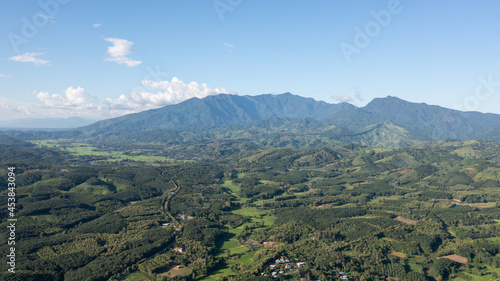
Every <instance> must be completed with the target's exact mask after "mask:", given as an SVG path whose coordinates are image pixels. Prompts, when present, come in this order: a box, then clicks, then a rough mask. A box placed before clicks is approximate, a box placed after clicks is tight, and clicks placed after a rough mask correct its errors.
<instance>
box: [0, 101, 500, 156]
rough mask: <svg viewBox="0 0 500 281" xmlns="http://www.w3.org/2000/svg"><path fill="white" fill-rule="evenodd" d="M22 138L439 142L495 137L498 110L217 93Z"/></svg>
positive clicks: (387, 144)
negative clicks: (459, 109)
mask: <svg viewBox="0 0 500 281" xmlns="http://www.w3.org/2000/svg"><path fill="white" fill-rule="evenodd" d="M6 134H8V135H10V136H13V137H18V138H23V139H30V138H38V139H40V138H79V139H86V138H91V139H94V140H104V141H106V140H107V141H109V140H112V141H124V142H131V141H141V142H166V141H171V140H174V139H177V140H179V142H183V141H185V139H186V136H188V135H189V136H190V137H189V139H192V140H194V139H198V140H210V139H221V138H222V139H231V138H235V137H237V138H244V137H246V138H248V139H252V140H256V139H258V138H260V139H261V140H262V139H265V138H278V139H284V140H287V139H288V140H289V139H293V138H296V142H295V143H300V144H301V145H302V144H304V145H308V146H314V145H315V144H316V145H318V146H319V145H321V144H324V143H328V142H329V140H335V141H338V142H353V143H360V144H363V145H369V146H380V147H401V146H406V145H411V144H414V143H417V142H419V141H430V140H444V139H460V140H468V139H487V140H500V115H498V114H483V113H479V112H461V111H457V110H452V109H447V108H443V107H440V106H435V105H427V104H425V103H412V102H408V101H404V100H401V99H399V98H396V97H391V96H388V97H386V98H376V99H374V100H373V101H372V102H370V103H369V104H368V105H366V106H365V107H361V108H358V107H355V106H353V105H351V104H348V103H339V104H329V103H326V102H323V101H316V100H314V99H312V98H304V97H300V96H296V95H292V94H290V93H285V94H281V95H269V94H267V95H260V96H237V95H228V94H220V95H214V96H209V97H206V98H203V99H198V98H193V99H190V100H187V101H184V102H182V103H179V104H175V105H169V106H165V107H162V108H158V109H153V110H148V111H143V112H139V113H135V114H129V115H125V116H122V117H117V118H113V119H107V120H103V121H99V122H96V123H93V124H91V125H88V126H85V127H81V128H77V129H73V130H67V131H60V132H24V133H22V132H6Z"/></svg>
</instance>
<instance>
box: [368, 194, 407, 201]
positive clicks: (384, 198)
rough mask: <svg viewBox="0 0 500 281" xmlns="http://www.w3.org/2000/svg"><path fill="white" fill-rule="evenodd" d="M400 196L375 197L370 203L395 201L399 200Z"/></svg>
mask: <svg viewBox="0 0 500 281" xmlns="http://www.w3.org/2000/svg"><path fill="white" fill-rule="evenodd" d="M401 197H402V196H397V195H392V196H378V197H375V198H373V199H372V200H371V202H380V201H382V200H397V199H400V198H401Z"/></svg>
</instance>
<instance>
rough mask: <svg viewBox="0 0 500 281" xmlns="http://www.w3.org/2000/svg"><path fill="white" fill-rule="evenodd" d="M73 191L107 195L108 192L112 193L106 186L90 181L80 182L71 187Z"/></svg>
mask: <svg viewBox="0 0 500 281" xmlns="http://www.w3.org/2000/svg"><path fill="white" fill-rule="evenodd" d="M70 191H71V192H85V193H92V194H98V195H106V194H108V193H112V192H111V191H110V190H109V189H108V188H107V187H106V186H104V185H90V184H88V183H85V182H84V183H82V184H79V185H77V186H75V187H73V188H71V189H70Z"/></svg>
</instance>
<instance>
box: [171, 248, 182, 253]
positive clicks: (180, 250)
mask: <svg viewBox="0 0 500 281" xmlns="http://www.w3.org/2000/svg"><path fill="white" fill-rule="evenodd" d="M172 251H174V252H177V253H184V249H182V248H179V247H175V248H173V249H172Z"/></svg>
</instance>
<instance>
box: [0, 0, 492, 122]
mask: <svg viewBox="0 0 500 281" xmlns="http://www.w3.org/2000/svg"><path fill="white" fill-rule="evenodd" d="M499 10H500V2H498V1H493V0H491V1H481V2H480V3H475V2H472V1H451V0H449V1H439V0H438V1H419V0H413V1H411V0H399V1H397V0H384V1H378V0H377V1H375V0H370V1H368V0H366V1H356V2H355V3H354V1H347V0H343V1H340V0H339V1H331V0H328V1H327V0H318V1H295V0H288V1H284V0H276V1H268V0H208V1H195V0H178V1H159V0H158V1H128V0H121V1H94V0H86V1H75V0H41V1H14V0H2V1H0V109H1V111H0V120H7V119H14V118H23V117H35V118H38V117H40V118H42V117H70V116H81V117H85V118H93V119H101V118H108V117H114V116H119V115H123V114H127V113H131V112H137V111H141V110H145V109H150V108H155V107H160V106H164V105H167V104H172V103H178V102H181V101H183V100H185V99H188V98H191V97H204V96H206V95H211V94H216V93H219V92H226V93H234V94H240V95H258V94H266V93H276V94H279V93H283V92H291V93H293V94H297V95H301V96H306V97H313V98H315V99H317V100H324V101H326V102H330V103H336V102H339V101H348V102H351V103H353V104H354V105H357V106H364V105H365V104H367V103H368V102H370V101H371V100H372V99H373V98H376V97H385V96H387V95H392V96H397V97H400V98H402V99H405V100H408V101H412V102H425V103H428V104H437V105H441V106H444V107H448V108H455V109H462V110H473V111H481V112H493V113H500V106H499V105H500V51H499V50H500V49H499V46H500V44H499V43H500V37H499V36H498V30H500V17H498V11H499ZM497 81H498V82H497Z"/></svg>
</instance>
